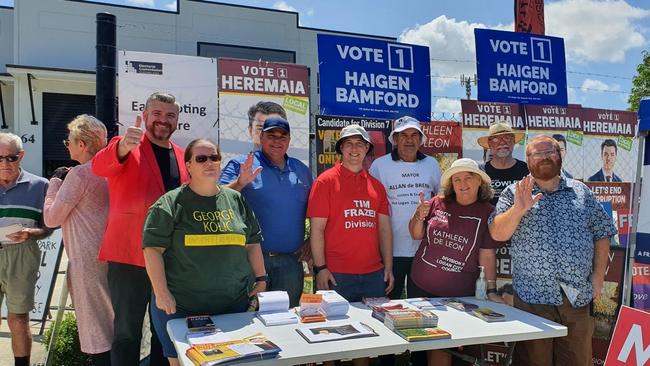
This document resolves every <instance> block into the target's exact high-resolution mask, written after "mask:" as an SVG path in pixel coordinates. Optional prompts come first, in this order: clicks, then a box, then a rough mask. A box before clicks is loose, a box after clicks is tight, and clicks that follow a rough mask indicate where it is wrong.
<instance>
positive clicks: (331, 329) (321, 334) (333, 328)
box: [296, 322, 378, 343]
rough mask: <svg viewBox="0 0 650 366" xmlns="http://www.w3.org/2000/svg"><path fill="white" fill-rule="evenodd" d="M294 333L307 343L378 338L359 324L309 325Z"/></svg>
mask: <svg viewBox="0 0 650 366" xmlns="http://www.w3.org/2000/svg"><path fill="white" fill-rule="evenodd" d="M296 331H297V332H298V333H299V334H300V335H301V336H302V337H303V338H305V340H306V341H307V342H309V343H319V342H330V341H338V340H342V339H350V338H364V337H375V336H378V334H377V333H376V332H375V331H374V330H373V329H372V328H370V327H369V326H368V325H366V324H364V323H361V322H350V323H347V324H341V325H322V324H319V325H310V326H305V327H300V328H298V329H296Z"/></svg>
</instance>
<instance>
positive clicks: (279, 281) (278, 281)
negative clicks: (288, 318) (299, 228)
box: [264, 253, 305, 307]
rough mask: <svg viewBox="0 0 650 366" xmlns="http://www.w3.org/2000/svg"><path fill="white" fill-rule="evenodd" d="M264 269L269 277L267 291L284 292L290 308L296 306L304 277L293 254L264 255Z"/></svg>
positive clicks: (300, 266)
mask: <svg viewBox="0 0 650 366" xmlns="http://www.w3.org/2000/svg"><path fill="white" fill-rule="evenodd" d="M264 268H266V273H267V274H268V276H269V283H268V287H267V291H286V292H287V293H289V301H290V303H291V304H290V306H291V307H294V306H298V305H299V304H300V296H301V295H302V288H303V285H304V277H305V274H304V271H303V268H302V262H299V261H298V257H297V256H296V255H294V254H278V255H269V254H267V253H264Z"/></svg>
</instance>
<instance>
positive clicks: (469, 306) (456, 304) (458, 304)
mask: <svg viewBox="0 0 650 366" xmlns="http://www.w3.org/2000/svg"><path fill="white" fill-rule="evenodd" d="M442 303H443V304H445V305H447V306H449V307H450V308H454V309H456V310H458V311H464V312H471V311H473V310H476V309H478V305H476V304H473V303H471V302H466V301H463V300H461V299H455V298H451V299H442Z"/></svg>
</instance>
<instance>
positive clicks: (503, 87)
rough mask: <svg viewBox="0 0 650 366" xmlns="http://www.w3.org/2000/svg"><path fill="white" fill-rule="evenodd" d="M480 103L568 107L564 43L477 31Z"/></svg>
mask: <svg viewBox="0 0 650 366" xmlns="http://www.w3.org/2000/svg"><path fill="white" fill-rule="evenodd" d="M474 37H475V41H476V63H477V66H476V73H477V77H478V100H480V101H482V102H503V103H520V104H545V105H561V106H566V105H567V83H566V61H565V58H564V40H563V39H562V38H557V37H548V36H543V35H537V34H528V33H517V32H505V31H495V30H489V29H474Z"/></svg>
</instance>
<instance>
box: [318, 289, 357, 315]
mask: <svg viewBox="0 0 650 366" xmlns="http://www.w3.org/2000/svg"><path fill="white" fill-rule="evenodd" d="M316 293H317V294H320V295H322V296H323V304H322V305H321V312H322V313H323V314H325V316H326V317H328V318H332V317H341V316H345V315H346V314H347V313H348V309H349V308H350V303H349V302H348V300H346V299H345V298H343V296H341V295H339V294H338V293H337V292H336V291H334V290H319V291H317V292H316Z"/></svg>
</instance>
